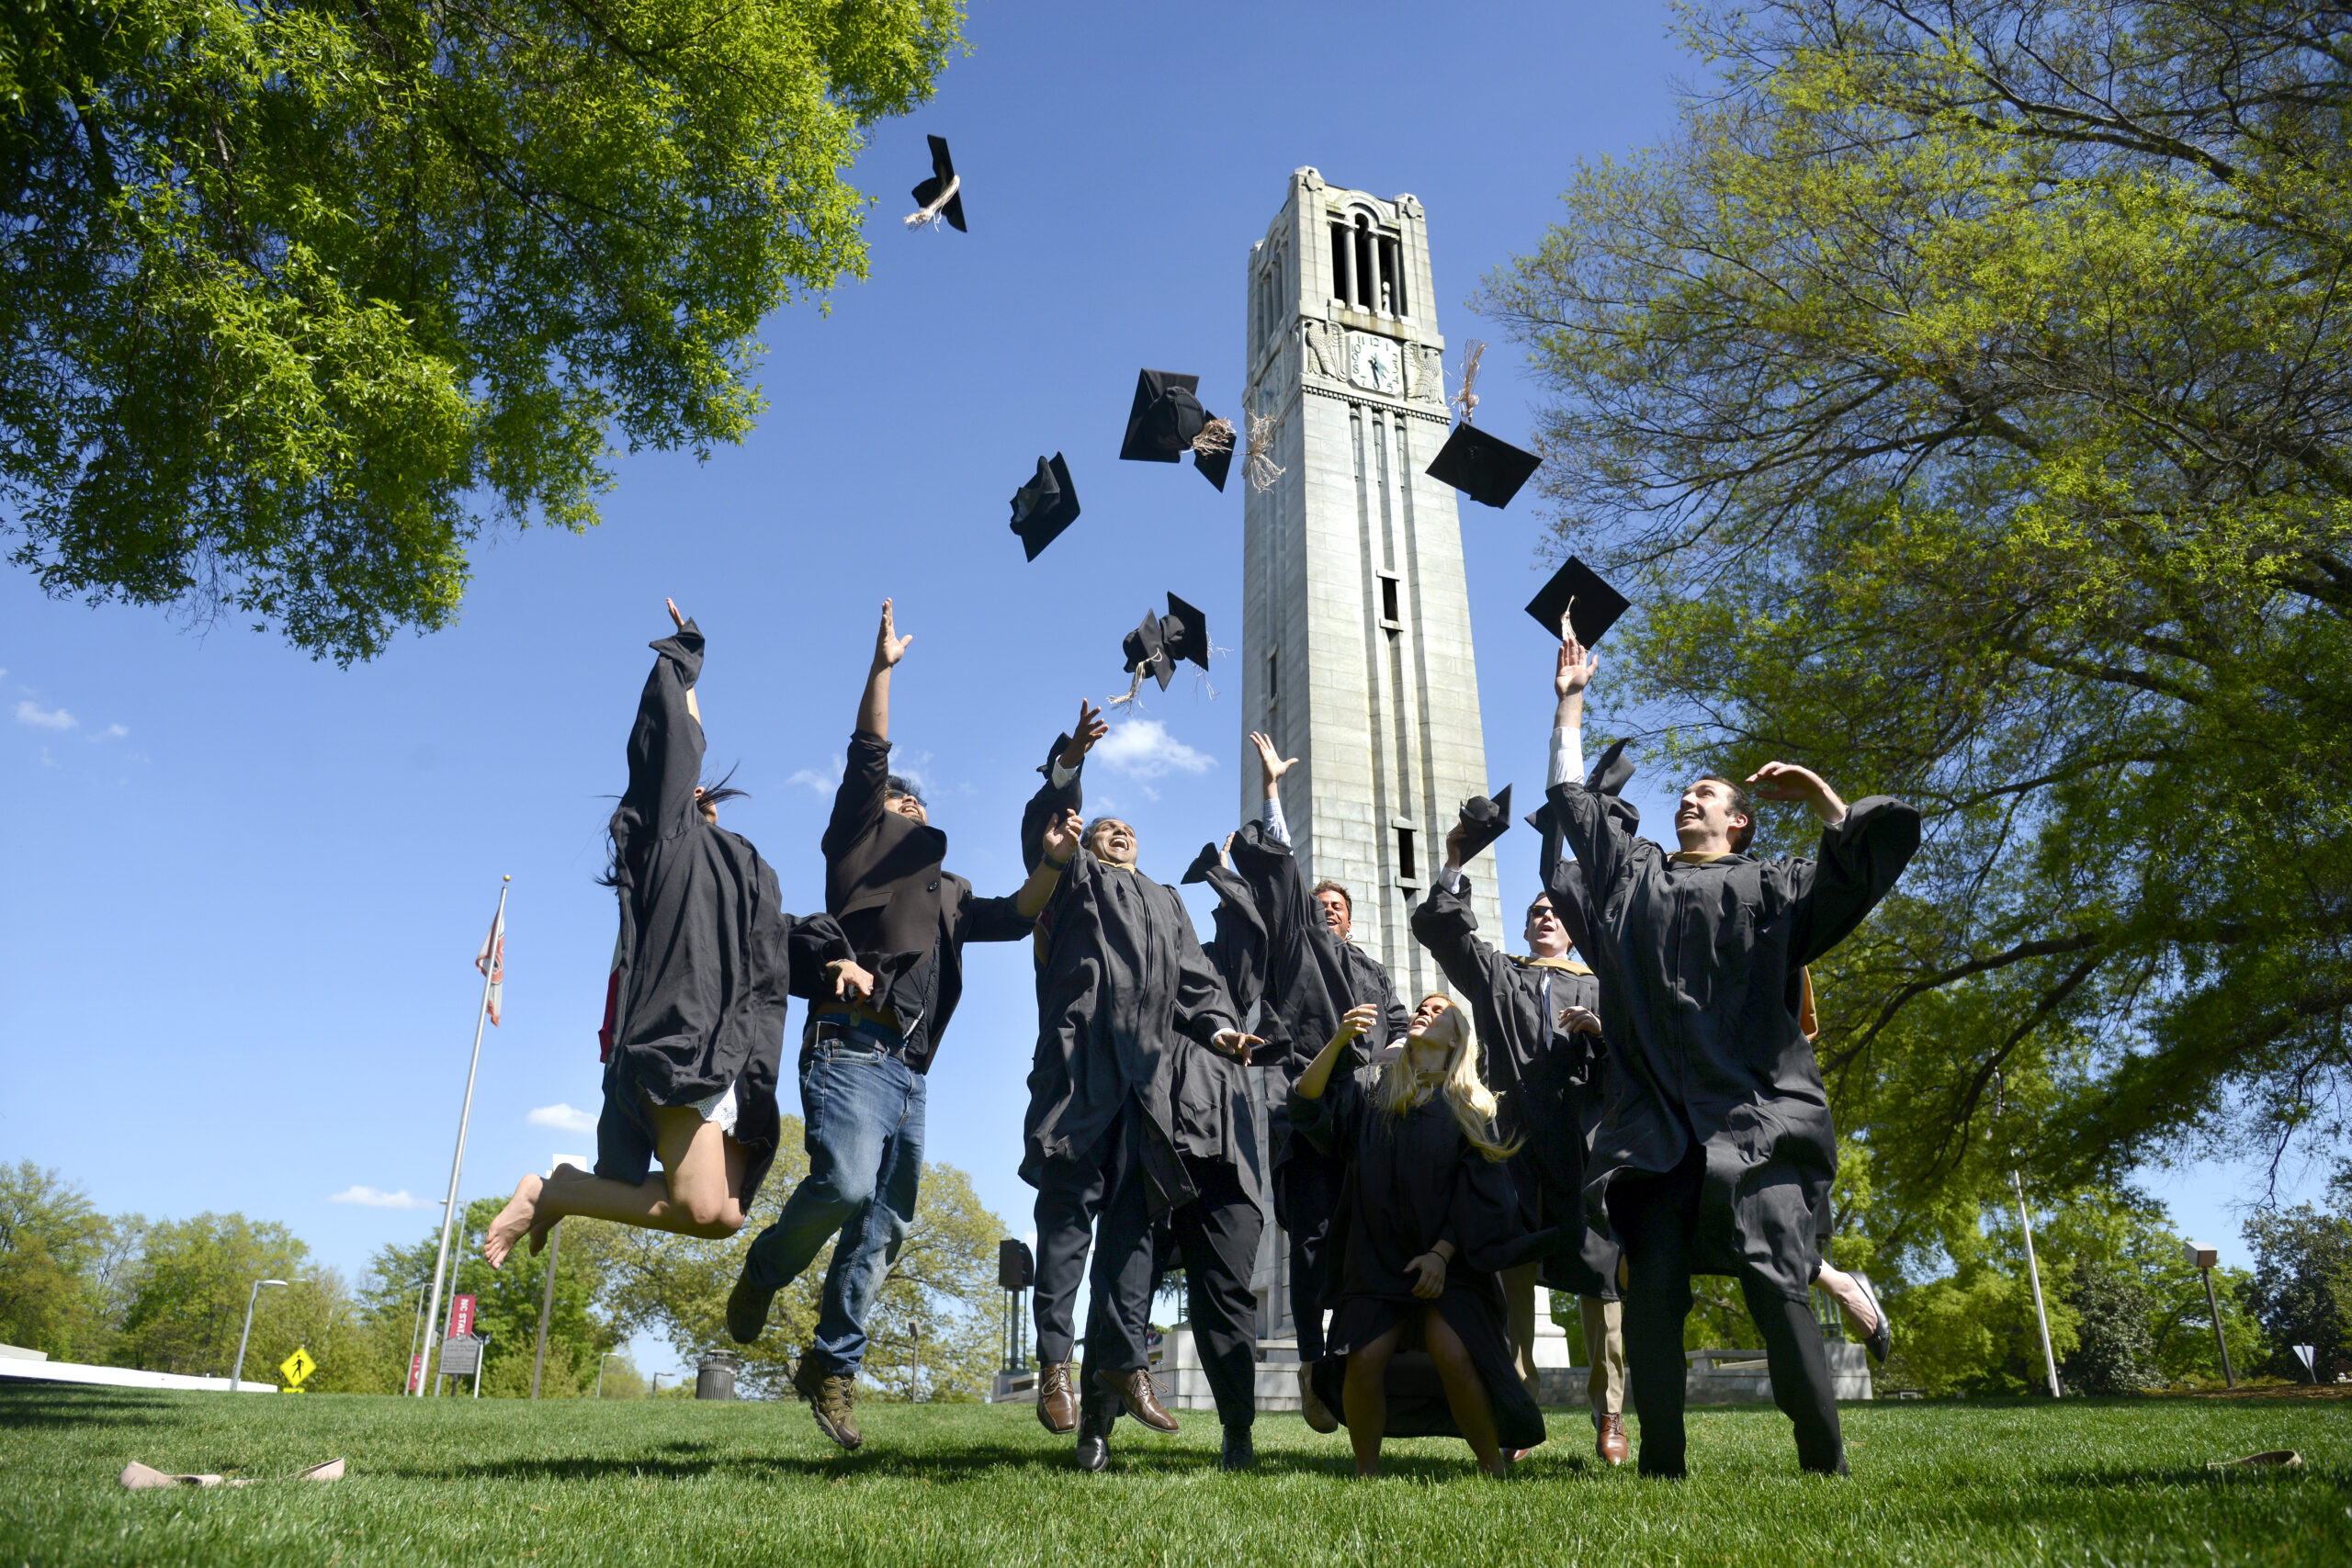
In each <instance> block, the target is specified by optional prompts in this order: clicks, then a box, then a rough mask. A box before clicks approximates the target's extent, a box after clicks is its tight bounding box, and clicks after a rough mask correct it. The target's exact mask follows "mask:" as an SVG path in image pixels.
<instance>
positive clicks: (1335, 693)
mask: <svg viewBox="0 0 2352 1568" xmlns="http://www.w3.org/2000/svg"><path fill="white" fill-rule="evenodd" d="M1444 350H1445V339H1444V338H1443V337H1442V335H1441V334H1440V333H1439V332H1438V323H1437V310H1436V290H1435V288H1434V287H1433V285H1432V283H1431V280H1430V250H1429V231H1428V220H1427V219H1426V217H1425V216H1424V215H1423V213H1422V211H1421V204H1420V203H1419V201H1418V200H1416V199H1414V198H1413V197H1409V196H1399V197H1393V198H1389V199H1385V200H1384V199H1383V198H1381V197H1375V196H1372V195H1369V194H1367V193H1366V192H1363V191H1358V190H1341V189H1340V188H1339V187H1337V186H1329V185H1326V184H1325V183H1324V181H1323V176H1322V175H1319V174H1317V172H1316V171H1315V170H1313V169H1300V170H1298V171H1296V172H1295V173H1294V174H1293V175H1291V178H1290V194H1289V197H1288V199H1287V200H1285V201H1284V202H1283V209H1282V211H1281V213H1280V214H1279V215H1278V216H1277V217H1276V218H1275V219H1274V221H1273V224H1272V227H1271V228H1269V229H1268V230H1267V231H1266V234H1265V237H1264V238H1263V239H1261V240H1260V241H1259V242H1258V243H1257V244H1256V245H1255V246H1254V247H1253V248H1252V249H1251V251H1250V338H1249V361H1248V364H1249V374H1248V388H1249V392H1248V398H1247V402H1248V406H1249V408H1250V411H1251V412H1253V413H1255V414H1257V415H1259V416H1261V417H1263V418H1267V419H1272V420H1274V421H1276V422H1277V423H1278V430H1277V433H1276V434H1275V438H1274V443H1273V459H1274V461H1275V462H1276V463H1278V464H1280V465H1281V466H1282V469H1283V473H1282V477H1281V478H1279V479H1276V480H1274V482H1273V484H1272V488H1270V489H1268V490H1265V491H1259V490H1256V489H1254V488H1250V487H1247V486H1245V487H1244V491H1243V494H1244V497H1245V507H1244V513H1243V517H1244V530H1245V532H1244V540H1245V542H1244V546H1243V586H1242V604H1243V632H1242V655H1243V662H1244V667H1245V670H1246V678H1245V680H1244V682H1243V683H1242V700H1241V707H1242V728H1243V730H1244V733H1245V734H1246V733H1247V732H1248V731H1249V730H1251V729H1262V730H1264V731H1265V732H1266V733H1267V734H1269V735H1271V736H1272V737H1273V739H1274V741H1275V743H1276V744H1277V745H1279V746H1280V747H1282V749H1283V755H1284V756H1287V757H1296V758H1298V759H1299V761H1300V766H1298V767H1296V768H1294V769H1293V770H1291V773H1290V774H1289V776H1288V777H1287V778H1285V779H1284V780H1283V816H1284V817H1285V818H1287V819H1288V820H1289V822H1290V826H1291V834H1292V838H1293V840H1295V844H1296V847H1297V852H1298V855H1299V859H1300V862H1301V864H1302V866H1303V868H1304V869H1305V870H1306V873H1307V874H1308V876H1309V877H1310V878H1320V877H1331V878H1333V879H1335V880H1337V881H1339V882H1341V883H1343V884H1345V885H1346V886H1347V887H1348V888H1349V890H1350V891H1351V893H1352V894H1353V896H1354V900H1353V901H1354V919H1355V933H1354V934H1355V940H1356V942H1358V943H1359V944H1360V945H1362V946H1363V949H1364V951H1366V952H1367V953H1371V954H1373V955H1374V957H1376V958H1378V959H1379V960H1380V961H1381V962H1382V963H1383V964H1386V965H1387V967H1388V973H1389V975H1390V976H1391V978H1392V979H1394V981H1395V982H1396V986H1397V995H1398V996H1399V997H1400V998H1403V999H1404V1002H1405V1005H1406V1006H1407V1007H1408V1008H1409V1007H1411V1006H1412V1004H1413V1002H1414V1000H1415V999H1416V998H1419V996H1420V995H1421V994H1423V993H1424V992H1427V991H1430V990H1437V989H1442V988H1443V987H1444V984H1445V980H1444V976H1442V975H1441V974H1439V973H1438V970H1437V966H1436V964H1434V963H1432V962H1431V961H1430V957H1429V955H1428V953H1426V952H1424V951H1423V950H1422V949H1421V947H1420V945H1419V943H1417V942H1414V941H1413V939H1412V931H1411V929H1410V926H1409V924H1408V920H1409V917H1410V913H1411V909H1412V907H1413V906H1414V905H1415V904H1417V903H1419V901H1420V899H1421V898H1422V897H1425V896H1426V894H1427V890H1428V887H1429V885H1430V878H1431V876H1432V874H1434V873H1435V871H1436V869H1437V867H1438V866H1440V865H1442V864H1443V863H1444V859H1445V847H1444V846H1445V835H1446V831H1447V829H1450V828H1451V827H1452V826H1453V822H1454V819H1455V817H1456V815H1457V813H1458V812H1459V811H1460V809H1461V807H1462V803H1463V802H1464V800H1466V799H1468V798H1469V797H1470V796H1472V795H1483V794H1485V793H1487V750H1486V736H1485V731H1484V729H1483V728H1481V726H1480V724H1479V719H1478V679H1477V667H1476V660H1475V659H1474V657H1473V655H1472V652H1471V647H1470V607H1469V602H1468V599H1467V596H1466V594H1465V592H1464V582H1463V570H1462V536H1461V525H1460V521H1459V518H1458V517H1457V515H1456V513H1455V511H1454V491H1453V488H1452V487H1451V486H1449V485H1445V484H1442V483H1440V482H1439V481H1438V480H1436V479H1430V477H1429V476H1428V475H1427V474H1425V473H1423V472H1422V471H1421V470H1422V469H1424V468H1428V467H1429V464H1430V458H1431V457H1433V456H1435V455H1436V452H1437V449H1438V447H1439V446H1441V445H1442V444H1443V442H1444V440H1445V436H1446V432H1447V428H1448V425H1449V423H1450V422H1449V418H1448V412H1447V406H1446V401H1445V378H1444V371H1443V363H1444ZM1241 761H1242V766H1241V775H1242V779H1241V785H1242V810H1243V813H1244V815H1245V816H1253V815H1255V814H1256V811H1257V807H1258V802H1259V799H1260V785H1259V783H1258V770H1257V759H1256V756H1255V753H1254V752H1252V751H1251V750H1250V748H1249V746H1248V745H1247V744H1246V742H1245V744H1244V745H1243V747H1242V751H1241ZM1502 782H1503V781H1501V780H1497V781H1496V783H1497V784H1498V785H1499V784H1501V783H1502ZM1531 782H1533V783H1537V784H1540V783H1541V781H1540V780H1537V781H1531ZM1526 794H1527V792H1525V791H1521V795H1522V796H1525V795H1526ZM1539 794H1540V792H1539ZM1524 837H1525V834H1524V832H1523V831H1522V833H1521V838H1524ZM1505 841H1506V842H1510V841H1514V840H1505ZM1469 872H1470V875H1471V878H1472V881H1473V884H1474V890H1475V896H1476V914H1477V917H1478V924H1479V927H1480V928H1481V930H1482V931H1484V932H1485V933H1486V934H1487V937H1488V939H1489V940H1490V941H1492V942H1495V943H1497V944H1498V945H1503V944H1505V943H1508V942H1512V941H1514V940H1515V938H1516V937H1517V934H1518V930H1519V928H1518V926H1517V924H1516V923H1513V924H1511V925H1510V927H1508V928H1506V927H1505V925H1504V923H1503V921H1502V919H1501V917H1500V913H1499V908H1498V900H1497V897H1496V891H1495V876H1494V864H1493V859H1492V855H1491V852H1489V853H1488V854H1487V855H1483V856H1481V857H1479V860H1478V861H1477V862H1474V863H1473V864H1472V865H1471V866H1470V868H1469Z"/></svg>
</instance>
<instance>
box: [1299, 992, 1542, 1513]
mask: <svg viewBox="0 0 2352 1568" xmlns="http://www.w3.org/2000/svg"><path fill="white" fill-rule="evenodd" d="M1377 1016H1378V1010H1376V1009H1374V1008H1370V1007H1358V1008H1353V1009H1351V1010H1349V1011H1348V1012H1347V1014H1346V1015H1345V1016H1344V1017H1343V1018H1342V1019H1341V1020H1340V1028H1339V1030H1338V1032H1335V1033H1334V1034H1333V1035H1332V1036H1331V1039H1330V1041H1329V1043H1327V1044H1326V1045H1325V1046H1324V1047H1323V1049H1322V1050H1321V1051H1320V1052H1318V1053H1317V1055H1316V1056H1315V1059H1314V1060H1313V1061H1312V1062H1310V1063H1309V1064H1307V1067H1306V1071H1305V1072H1303V1073H1301V1074H1300V1075H1299V1078H1298V1082H1297V1083H1296V1084H1295V1085H1294V1086H1293V1087H1292V1089H1291V1091H1290V1120H1291V1126H1292V1127H1293V1128H1294V1129H1295V1131H1296V1132H1297V1133H1298V1134H1299V1135H1300V1136H1301V1137H1304V1138H1306V1139H1308V1140H1310V1141H1312V1142H1313V1143H1314V1144H1315V1145H1316V1146H1317V1147H1318V1148H1320V1149H1322V1150H1324V1151H1325V1152H1327V1153H1329V1154H1331V1155H1333V1156H1337V1157H1338V1158H1340V1160H1342V1161H1343V1162H1345V1166H1346V1169H1347V1179H1346V1180H1345V1182H1344V1183H1343V1185H1342V1187H1341V1189H1340V1207H1339V1213H1338V1217H1337V1218H1336V1220H1335V1221H1334V1223H1333V1225H1332V1247H1333V1251H1334V1255H1335V1258H1336V1262H1335V1266H1334V1275H1335V1284H1334V1288H1333V1289H1334V1300H1333V1310H1332V1314H1331V1332H1330V1337H1329V1351H1328V1353H1327V1354H1326V1355H1325V1357H1324V1358H1323V1359H1322V1360H1320V1361H1319V1362H1317V1364H1316V1367H1315V1381H1316V1382H1317V1384H1318V1385H1319V1387H1320V1391H1321V1393H1322V1395H1323V1399H1324V1402H1325V1403H1326V1404H1329V1405H1330V1406H1331V1407H1332V1408H1333V1409H1334V1410H1335V1411H1336V1412H1337V1413H1338V1415H1339V1416H1340V1419H1341V1420H1343V1421H1345V1422H1346V1423H1347V1426H1348V1443H1349V1446H1350V1447H1351V1448H1352V1449H1353V1450H1355V1461H1356V1474H1357V1475H1359V1476H1365V1477H1369V1476H1374V1475H1377V1474H1379V1473H1380V1445H1381V1440H1382V1439H1383V1438H1385V1437H1388V1436H1391V1435H1393V1436H1396V1437H1400V1438H1425V1437H1458V1438H1463V1439H1464V1441H1466V1442H1467V1443H1468V1444H1469V1445H1470V1451H1471V1452H1472V1453H1474V1454H1476V1456H1477V1460H1478V1466H1479V1468H1480V1469H1481V1470H1484V1471H1485V1472H1487V1474H1489V1475H1505V1474H1508V1473H1510V1467H1511V1463H1512V1461H1513V1460H1514V1459H1515V1457H1516V1456H1517V1455H1518V1454H1520V1453H1521V1452H1524V1451H1525V1450H1528V1449H1532V1448H1533V1447H1535V1446H1536V1445H1537V1444H1538V1443H1541V1442H1542V1441H1543V1440H1544V1415H1543V1412H1542V1411H1540V1410H1538V1409H1537V1408H1536V1405H1535V1401H1534V1399H1533V1398H1532V1396H1531V1395H1530V1394H1529V1393H1528V1392H1527V1389H1526V1386H1525V1385H1524V1384H1523V1383H1521V1381H1520V1378H1519V1372H1518V1369H1517V1368H1516V1367H1515V1366H1514V1365H1513V1364H1512V1360H1511V1348H1510V1331H1509V1329H1508V1328H1507V1326H1506V1325H1505V1324H1504V1321H1503V1289H1502V1280H1501V1278H1500V1275H1499V1270H1501V1269H1506V1268H1510V1267H1512V1266H1514V1265H1515V1264H1516V1263H1517V1262H1518V1261H1519V1260H1520V1258H1521V1256H1523V1255H1524V1254H1525V1253H1526V1252H1527V1250H1528V1248H1529V1247H1530V1245H1531V1244H1540V1243H1542V1242H1543V1241H1544V1239H1545V1238H1543V1237H1540V1236H1531V1235H1528V1234H1527V1233H1526V1232H1525V1230H1524V1229H1523V1228H1522V1227H1521V1224H1520V1213H1519V1200H1518V1198H1517V1196H1516V1195H1515V1194H1514V1193H1513V1192H1512V1191H1511V1180H1510V1167H1509V1164H1508V1161H1509V1160H1510V1155H1511V1153H1512V1145H1510V1144H1507V1143H1503V1142H1501V1141H1499V1140H1498V1138H1497V1136H1496V1134H1495V1130H1494V1119H1495V1109H1496V1107H1495V1097H1494V1094H1493V1092H1492V1091H1491V1090H1489V1089H1487V1086H1486V1084H1485V1082H1484V1081H1483V1080H1482V1079H1481V1078H1480V1077H1479V1076H1478V1045H1477V1040H1476V1036H1475V1035H1474V1034H1473V1033H1472V1032H1471V1030H1470V1023H1469V1019H1468V1018H1467V1016H1466V1015H1465V1014H1464V1011H1463V1010H1461V1009H1459V1008H1456V1007H1454V1006H1453V1001H1452V999H1451V998H1448V997H1446V996H1445V995H1443V994H1442V993H1435V994H1432V995H1430V996H1428V997H1425V998H1422V999H1421V1004H1420V1006H1419V1008H1418V1009H1416V1010H1414V1013H1413V1017H1412V1021H1411V1024H1410V1026H1409V1027H1410V1032H1409V1033H1408V1036H1407V1038H1406V1040H1405V1045H1404V1049H1403V1050H1401V1051H1398V1052H1397V1053H1395V1054H1394V1055H1391V1056H1389V1058H1388V1059H1387V1061H1386V1063H1385V1065H1383V1066H1360V1067H1357V1068H1356V1069H1355V1070H1354V1071H1352V1072H1348V1071H1345V1070H1343V1067H1344V1065H1345V1063H1346V1061H1347V1059H1348V1058H1349V1056H1350V1055H1351V1047H1352V1046H1353V1044H1354V1043H1355V1040H1356V1039H1357V1037H1358V1036H1360V1035H1361V1034H1362V1033H1363V1032H1364V1031H1365V1030H1367V1029H1369V1028H1371V1027H1372V1026H1373V1024H1374V1021H1376V1019H1377Z"/></svg>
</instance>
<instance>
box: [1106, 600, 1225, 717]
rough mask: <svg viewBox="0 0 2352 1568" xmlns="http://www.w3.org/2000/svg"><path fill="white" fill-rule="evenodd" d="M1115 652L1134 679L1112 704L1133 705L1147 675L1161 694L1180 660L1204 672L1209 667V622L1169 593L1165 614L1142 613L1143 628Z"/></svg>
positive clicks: (1140, 627) (1134, 631)
mask: <svg viewBox="0 0 2352 1568" xmlns="http://www.w3.org/2000/svg"><path fill="white" fill-rule="evenodd" d="M1119 648H1120V650H1121V651H1122V652H1123V653H1125V655H1126V663H1125V666H1124V667H1123V668H1125V670H1126V671H1127V673H1128V674H1130V675H1132V676H1134V677H1135V679H1134V680H1133V681H1132V682H1129V684H1128V686H1127V694H1126V695H1125V696H1124V697H1116V698H1114V699H1113V700H1114V702H1133V701H1134V700H1135V695H1136V692H1138V691H1140V690H1142V688H1143V681H1144V677H1145V676H1147V675H1148V676H1150V677H1152V678H1153V679H1154V680H1156V681H1158V682H1159V689H1160V690H1161V691H1163V692H1164V691H1166V690H1167V689H1168V682H1170V681H1172V680H1174V679H1175V678H1176V661H1177V660H1180V659H1189V660H1192V661H1193V663H1195V664H1197V665H1199V666H1200V667H1201V668H1202V669H1204V670H1205V669H1207V668H1208V667H1209V619H1208V617H1207V616H1206V615H1203V614H1201V612H1200V611H1199V610H1197V609H1195V608H1194V607H1193V606H1192V605H1190V604H1186V603H1184V601H1183V600H1182V599H1180V598H1178V597H1177V596H1176V595H1175V594H1174V593H1170V594H1169V595H1168V614H1166V615H1153V614H1152V613H1151V612H1150V611H1148V610H1146V611H1145V612H1144V615H1143V624H1142V625H1141V626H1137V627H1136V629H1135V630H1133V631H1131V632H1129V633H1128V634H1127V635H1126V637H1125V639H1124V640H1123V641H1122V642H1121V643H1120V644H1119Z"/></svg>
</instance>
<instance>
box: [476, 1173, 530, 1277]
mask: <svg viewBox="0 0 2352 1568" xmlns="http://www.w3.org/2000/svg"><path fill="white" fill-rule="evenodd" d="M540 1185H541V1184H540V1181H539V1179H538V1178H537V1177H536V1176H526V1177H525V1178H523V1179H522V1180H520V1181H518V1182H516V1183H515V1196H513V1197H512V1198H509V1199H508V1200H506V1207H504V1208H503V1209H501V1210H499V1211H498V1218H496V1219H494V1220H492V1221H491V1222H490V1234H489V1235H486V1236H484V1237H482V1238H481V1255H482V1256H483V1257H484V1258H489V1259H490V1266H491V1267H492V1269H497V1268H502V1267H503V1266H504V1264H505V1262H506V1255H507V1254H508V1253H510V1252H512V1251H514V1250H515V1243H516V1242H518V1241H520V1240H522V1239H523V1238H524V1236H526V1235H529V1234H530V1233H531V1231H532V1229H533V1228H534V1227H533V1224H532V1220H533V1218H534V1216H535V1215H536V1213H537V1208H538V1201H539V1187H540ZM532 1250H534V1251H537V1247H534V1248H533V1249H532Z"/></svg>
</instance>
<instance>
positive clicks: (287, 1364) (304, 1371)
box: [277, 1345, 319, 1389]
mask: <svg viewBox="0 0 2352 1568" xmlns="http://www.w3.org/2000/svg"><path fill="white" fill-rule="evenodd" d="M277 1370H278V1371H280V1372H283V1373H284V1374H285V1375H286V1386H287V1387H288V1388H289V1389H300V1387H301V1386H302V1380H303V1379H304V1378H307V1377H309V1376H310V1375H311V1373H312V1372H315V1371H318V1370H319V1364H318V1363H317V1362H316V1361H313V1360H312V1359H311V1353H310V1352H309V1351H308V1350H305V1349H304V1348H302V1347H300V1345H297V1346H295V1347H294V1353H293V1354H292V1355H290V1356H288V1357H287V1358H286V1359H284V1360H282V1361H280V1362H278V1363H277Z"/></svg>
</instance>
